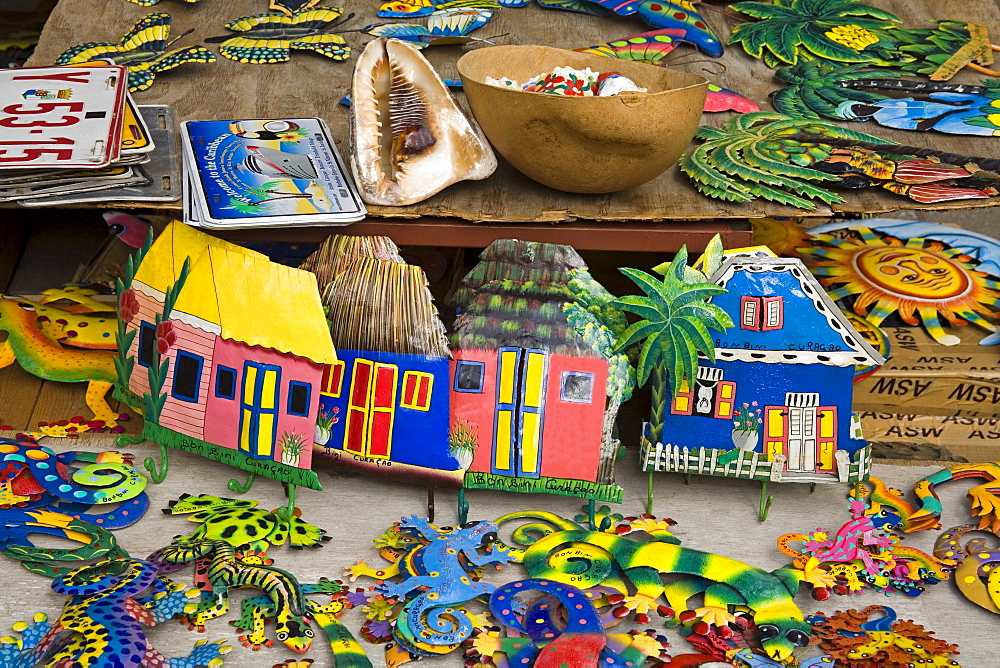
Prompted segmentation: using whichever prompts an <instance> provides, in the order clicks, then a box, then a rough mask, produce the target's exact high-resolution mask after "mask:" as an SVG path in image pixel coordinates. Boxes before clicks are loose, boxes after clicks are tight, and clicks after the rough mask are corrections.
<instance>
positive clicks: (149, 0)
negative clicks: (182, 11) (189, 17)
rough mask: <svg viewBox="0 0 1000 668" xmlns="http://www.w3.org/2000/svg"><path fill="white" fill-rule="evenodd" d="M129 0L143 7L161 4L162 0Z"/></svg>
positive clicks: (191, 0)
mask: <svg viewBox="0 0 1000 668" xmlns="http://www.w3.org/2000/svg"><path fill="white" fill-rule="evenodd" d="M128 2H131V3H132V4H133V5H140V6H142V7H152V6H153V5H155V4H159V2H160V0H128ZM184 2H198V0H184Z"/></svg>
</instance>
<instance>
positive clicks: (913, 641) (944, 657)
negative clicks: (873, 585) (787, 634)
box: [807, 605, 959, 668]
mask: <svg viewBox="0 0 1000 668" xmlns="http://www.w3.org/2000/svg"><path fill="white" fill-rule="evenodd" d="M876 614H880V615H882V616H880V617H874V615H876ZM807 619H808V621H809V623H810V624H811V625H812V628H813V630H814V632H815V633H816V635H817V636H818V637H819V641H820V642H819V645H820V647H821V648H822V649H823V650H824V651H825V652H828V653H829V655H830V656H831V657H832V658H833V660H835V661H836V665H838V666H844V667H845V668H868V667H869V666H878V665H927V666H958V665H959V663H958V661H956V660H954V659H952V658H951V656H952V655H956V654H958V653H959V652H958V645H954V644H951V643H948V642H945V641H944V640H941V639H939V638H936V637H934V633H933V631H927V630H926V629H924V627H923V626H922V625H920V624H916V623H914V622H912V621H910V620H904V619H898V617H897V615H896V611H895V610H893V609H892V608H890V607H888V606H884V605H870V606H868V607H867V608H864V609H863V610H860V611H859V610H854V609H852V610H847V611H844V612H841V611H837V612H836V613H835V614H833V615H824V614H823V613H822V612H817V613H816V614H814V615H810V616H809V617H808V618H807Z"/></svg>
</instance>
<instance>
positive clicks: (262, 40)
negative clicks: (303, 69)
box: [205, 6, 354, 63]
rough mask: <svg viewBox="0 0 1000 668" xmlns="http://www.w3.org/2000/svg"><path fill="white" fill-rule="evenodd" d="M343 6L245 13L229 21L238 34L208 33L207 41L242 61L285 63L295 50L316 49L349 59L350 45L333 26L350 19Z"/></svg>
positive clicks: (228, 24)
mask: <svg viewBox="0 0 1000 668" xmlns="http://www.w3.org/2000/svg"><path fill="white" fill-rule="evenodd" d="M343 13H344V10H343V8H342V7H327V6H320V7H311V8H306V9H300V10H298V11H296V12H293V13H292V14H291V15H290V16H289V15H288V14H287V12H284V13H278V14H273V13H265V14H253V15H250V16H243V17H241V18H238V19H235V20H233V21H230V22H229V23H227V24H226V29H227V30H231V31H233V32H235V33H238V34H236V35H221V36H217V37H209V38H207V39H206V40H205V42H206V43H209V44H215V43H220V42H221V44H220V46H219V53H221V54H222V55H223V56H224V57H226V58H228V59H230V60H236V61H239V62H241V63H283V62H286V61H288V60H291V57H292V50H306V51H314V52H316V53H318V54H320V55H322V56H326V57H327V58H330V59H332V60H347V59H348V58H349V57H350V55H351V47H350V46H348V44H347V41H346V40H345V39H344V38H343V37H341V36H340V35H337V34H335V33H333V32H331V30H332V29H333V28H334V27H335V26H337V25H338V24H340V23H343V22H345V21H348V20H350V19H351V18H353V17H354V14H349V15H347V16H346V17H341V15H342V14H343Z"/></svg>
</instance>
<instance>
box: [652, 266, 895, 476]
mask: <svg viewBox="0 0 1000 668" xmlns="http://www.w3.org/2000/svg"><path fill="white" fill-rule="evenodd" d="M709 280H710V281H711V282H713V283H715V284H717V285H719V286H720V287H723V288H725V289H726V291H727V292H726V293H725V294H721V295H717V296H715V297H713V298H712V299H711V303H713V304H715V305H718V306H719V307H721V308H722V309H723V310H724V311H725V312H726V313H727V314H728V315H729V316H730V317H731V318H732V320H733V323H734V326H733V327H731V328H729V329H728V330H727V331H725V332H724V333H718V332H713V336H714V337H715V340H714V348H715V362H714V363H710V362H709V361H708V360H707V359H706V358H702V359H701V360H700V362H699V365H698V371H697V376H696V377H695V378H694V379H693V382H689V381H688V380H687V379H685V381H684V382H683V383H682V385H681V387H680V390H679V392H677V393H676V394H675V396H674V397H673V399H672V401H670V402H669V404H665V405H664V407H663V412H664V415H663V416H662V418H663V431H662V433H663V434H664V435H666V434H669V435H670V437H669V440H670V442H669V443H664V444H659V443H650V442H649V441H648V440H647V439H645V438H644V441H643V463H644V468H645V470H646V471H674V472H682V473H700V474H705V475H717V476H725V477H738V478H750V479H755V480H761V481H768V480H772V481H782V482H790V481H794V482H810V483H811V482H850V481H856V480H864V479H867V477H868V470H869V466H870V458H871V450H870V448H869V447H868V444H867V443H866V442H865V441H864V439H863V437H862V435H861V433H860V427H859V422H858V419H857V417H856V416H855V415H854V413H853V412H852V410H851V404H852V398H853V378H854V370H855V366H857V365H863V366H866V365H880V364H882V363H884V361H885V360H884V359H883V358H882V356H881V355H880V354H879V353H878V352H876V351H875V350H874V349H873V348H872V347H871V346H870V345H868V344H867V343H866V342H865V340H864V339H863V338H862V336H861V335H860V334H859V333H858V332H857V331H856V330H855V329H854V327H853V326H852V325H851V323H850V322H849V321H848V319H847V318H846V316H845V315H844V314H843V313H842V312H841V311H840V309H839V308H837V306H836V305H835V304H834V302H833V301H832V300H831V299H830V298H829V297H828V296H827V294H826V292H825V291H824V289H823V287H822V286H821V285H820V284H819V282H818V281H817V280H816V279H815V278H814V277H813V276H812V274H810V273H809V270H808V269H807V268H806V267H805V265H804V264H803V263H802V261H801V260H798V259H792V258H778V257H776V256H774V255H773V254H772V253H770V251H766V250H761V249H760V247H758V248H755V249H744V250H743V251H735V252H729V253H726V254H725V256H724V261H723V264H722V266H721V267H720V268H719V270H718V271H716V272H715V273H714V274H713V275H712V276H711V277H710V279H709ZM664 440H666V439H664Z"/></svg>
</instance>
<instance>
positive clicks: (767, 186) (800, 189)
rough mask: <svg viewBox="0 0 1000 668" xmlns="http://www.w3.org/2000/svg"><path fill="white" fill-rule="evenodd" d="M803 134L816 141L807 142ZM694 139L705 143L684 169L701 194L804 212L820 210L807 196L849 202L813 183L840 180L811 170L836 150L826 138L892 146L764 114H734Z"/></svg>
mask: <svg viewBox="0 0 1000 668" xmlns="http://www.w3.org/2000/svg"><path fill="white" fill-rule="evenodd" d="M803 135H808V136H809V137H811V139H810V140H808V141H806V140H804V139H802V136H803ZM695 137H696V138H698V139H704V140H705V143H704V144H701V145H700V146H697V147H696V148H694V149H693V150H691V151H688V153H686V154H685V155H684V156H682V157H681V162H680V166H681V169H682V170H683V171H684V173H685V174H687V175H688V176H689V177H691V179H692V180H693V181H694V186H695V187H696V188H697V189H698V190H700V191H701V192H703V193H704V194H706V195H708V196H709V197H715V198H717V199H722V200H727V201H731V202H749V201H751V200H753V199H755V198H758V197H761V198H763V199H767V200H771V201H773V202H779V203H781V204H788V205H791V206H795V207H799V208H800V209H815V208H816V205H815V204H814V203H813V202H811V201H810V200H809V199H806V198H807V197H808V198H814V199H818V200H820V201H822V202H825V203H827V204H834V203H836V202H843V201H844V200H843V198H842V197H840V195H837V194H836V193H833V192H831V191H829V190H827V189H826V188H823V187H820V186H819V185H816V183H814V182H817V181H820V182H823V181H826V182H837V181H839V180H840V177H839V176H837V175H835V174H829V173H827V172H822V171H820V170H818V169H813V168H812V165H814V164H816V163H817V162H821V161H823V160H825V159H827V158H829V157H830V155H831V154H832V153H833V151H834V146H832V145H831V144H826V143H824V142H823V140H824V139H825V138H830V139H831V141H832V140H836V139H841V140H850V141H851V142H855V143H860V142H865V143H868V144H887V143H889V142H887V141H886V140H884V139H880V138H879V137H875V136H873V135H868V134H864V133H862V132H857V131H855V130H848V129H846V128H841V127H838V126H836V125H830V124H829V123H821V122H819V121H811V120H802V119H795V118H789V117H788V116H785V115H784V114H775V113H770V112H763V111H762V112H757V113H749V114H740V115H738V116H735V117H733V118H731V119H729V120H728V121H726V123H725V124H724V125H723V126H722V127H721V128H715V127H709V126H705V127H702V128H701V129H699V130H698V133H697V134H696V135H695Z"/></svg>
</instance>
